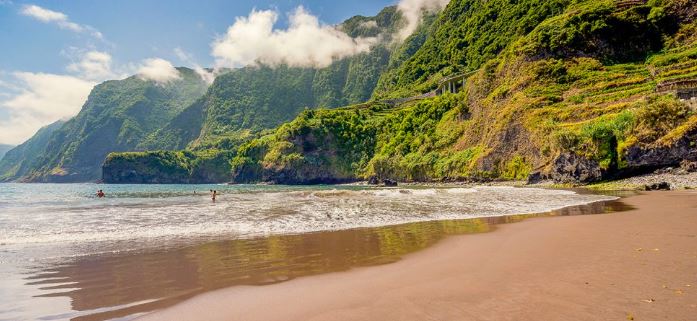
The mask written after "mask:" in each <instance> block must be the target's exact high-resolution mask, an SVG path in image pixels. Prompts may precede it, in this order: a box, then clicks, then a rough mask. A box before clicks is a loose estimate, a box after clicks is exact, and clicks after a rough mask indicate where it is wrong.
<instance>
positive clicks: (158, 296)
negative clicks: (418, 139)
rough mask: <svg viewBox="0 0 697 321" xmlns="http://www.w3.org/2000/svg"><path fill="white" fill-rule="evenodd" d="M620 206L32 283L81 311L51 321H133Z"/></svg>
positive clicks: (165, 253) (127, 258)
mask: <svg viewBox="0 0 697 321" xmlns="http://www.w3.org/2000/svg"><path fill="white" fill-rule="evenodd" d="M627 209H628V208H627V206H625V205H624V204H623V203H622V202H620V201H610V202H599V203H594V204H589V205H583V206H576V207H570V208H565V209H562V210H557V211H553V212H551V213H544V214H535V215H513V216H504V217H489V218H478V219H467V220H453V221H432V222H420V223H411V224H403V225H397V226H387V227H379V228H363V229H353V230H343V231H333V232H321V233H310V234H300V235H276V236H268V237H263V238H255V239H242V240H230V241H219V242H211V243H207V244H201V245H197V246H191V247H185V248H178V249H170V250H158V251H149V252H141V253H121V254H118V253H117V254H109V255H99V256H87V257H79V258H73V259H70V260H67V261H64V262H57V263H54V264H51V265H50V266H42V267H37V268H35V269H34V270H32V271H30V272H29V276H28V277H27V278H26V279H25V280H26V283H27V284H28V285H32V286H34V287H37V288H39V290H38V291H37V293H36V295H35V296H36V297H43V298H59V297H60V298H69V299H70V305H71V306H70V308H71V309H72V310H73V312H70V313H66V314H62V315H43V317H44V318H46V319H52V318H61V319H62V318H70V319H72V320H106V319H118V320H128V319H132V318H135V317H137V316H138V315H140V314H142V313H144V312H148V311H153V310H155V309H160V308H164V307H167V306H171V305H173V304H175V303H177V302H180V301H182V300H184V299H187V298H190V297H192V296H194V295H196V294H200V293H202V292H206V291H210V290H214V289H219V288H223V287H230V286H235V285H264V284H271V283H277V282H283V281H286V280H290V279H293V278H297V277H301V276H306V275H313V274H319V273H327V272H335V271H342V270H347V269H349V268H351V267H357V266H368V265H376V264H385V263H390V262H394V261H396V260H398V259H399V258H400V257H401V256H403V255H404V254H407V253H410V252H414V251H417V250H420V249H423V248H426V247H428V246H430V245H432V244H434V243H435V242H437V241H438V240H440V239H442V238H444V237H445V236H447V235H453V234H464V233H481V232H488V231H491V230H493V229H495V226H496V225H497V224H504V223H512V222H518V221H521V220H523V219H525V218H529V217H539V216H560V215H583V214H596V213H607V212H614V211H621V210H627Z"/></svg>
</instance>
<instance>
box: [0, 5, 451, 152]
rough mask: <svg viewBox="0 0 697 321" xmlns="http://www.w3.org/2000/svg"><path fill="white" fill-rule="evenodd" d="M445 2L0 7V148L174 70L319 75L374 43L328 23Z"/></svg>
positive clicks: (171, 75) (207, 76) (413, 19)
mask: <svg viewBox="0 0 697 321" xmlns="http://www.w3.org/2000/svg"><path fill="white" fill-rule="evenodd" d="M448 1H449V0H352V1H326V0H235V1H229V0H207V1H164V0H159V1H155V0H118V1H116V0H112V1H93V0H71V1H18V0H0V47H1V48H2V49H1V50H0V144H3V143H4V144H19V143H21V142H23V141H25V140H26V139H28V138H29V137H31V136H32V135H33V134H34V133H35V132H36V131H37V130H38V129H39V128H40V127H42V126H45V125H48V124H50V123H52V122H54V121H56V120H59V119H64V120H65V119H68V118H70V117H71V116H74V115H75V114H77V113H78V112H79V110H80V108H81V106H82V104H83V103H84V101H85V100H86V98H87V96H88V94H89V92H90V90H91V89H92V88H93V87H94V86H95V85H96V84H98V83H100V82H103V81H105V80H109V79H123V78H125V77H128V76H130V75H138V76H139V77H142V78H143V79H150V80H153V81H156V82H158V83H166V82H168V81H171V80H173V79H177V78H178V77H179V75H178V72H177V71H176V70H175V69H174V67H175V66H186V67H191V68H195V69H196V70H197V71H198V72H199V74H200V76H201V77H202V78H203V79H204V80H206V81H212V79H213V78H214V75H215V72H213V73H211V72H209V71H207V70H206V69H203V68H231V67H232V68H235V67H242V66H246V65H254V64H259V63H264V64H270V65H274V64H281V63H283V64H289V65H294V66H315V67H322V66H326V65H328V64H330V63H331V62H332V61H333V60H335V59H338V58H342V57H347V56H350V55H353V54H357V53H360V52H364V51H367V50H369V49H370V47H371V45H372V44H374V43H375V42H377V39H376V38H356V39H354V38H350V37H349V36H348V35H346V34H344V33H343V32H341V30H339V29H337V28H336V27H335V26H334V25H335V24H337V23H340V22H341V21H343V20H346V19H347V18H350V17H352V16H354V15H364V16H373V15H375V14H377V13H378V12H379V11H380V10H381V9H382V8H384V7H385V6H389V5H398V8H399V10H400V11H402V13H403V15H404V16H405V18H406V19H407V20H408V21H407V24H406V26H405V28H404V30H402V34H403V35H404V37H406V36H408V34H409V33H410V32H411V31H413V29H414V28H415V27H416V26H417V25H418V22H419V19H420V18H419V17H420V14H418V13H420V12H421V10H437V9H440V8H442V7H444V6H445V5H446V4H447V3H448Z"/></svg>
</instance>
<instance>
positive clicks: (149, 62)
mask: <svg viewBox="0 0 697 321" xmlns="http://www.w3.org/2000/svg"><path fill="white" fill-rule="evenodd" d="M138 77H140V78H141V79H145V80H152V81H154V82H157V83H160V84H164V83H167V82H170V81H172V80H176V79H180V78H181V75H179V71H178V70H177V69H176V68H174V66H173V65H172V63H171V62H169V61H167V60H165V59H162V58H150V59H145V60H144V61H143V65H142V66H141V67H140V68H138Z"/></svg>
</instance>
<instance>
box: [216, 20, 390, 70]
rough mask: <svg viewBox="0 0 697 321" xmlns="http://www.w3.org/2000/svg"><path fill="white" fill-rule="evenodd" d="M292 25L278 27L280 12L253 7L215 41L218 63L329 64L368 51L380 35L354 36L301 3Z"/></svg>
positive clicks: (231, 65) (318, 65) (226, 64)
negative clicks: (323, 20) (253, 8)
mask: <svg viewBox="0 0 697 321" xmlns="http://www.w3.org/2000/svg"><path fill="white" fill-rule="evenodd" d="M289 18H290V25H289V26H288V29H285V30H279V29H274V28H273V26H274V24H275V23H276V21H277V20H278V13H277V12H276V11H273V10H264V11H257V10H254V11H252V12H251V13H250V14H249V16H247V17H238V18H237V19H236V20H235V23H234V24H233V25H232V26H230V27H229V28H228V30H227V33H226V34H225V35H224V36H223V37H221V38H219V39H217V40H216V41H214V42H213V44H212V45H211V46H212V49H213V50H212V55H213V56H214V57H215V58H216V67H217V68H221V67H241V66H248V65H257V64H260V63H261V64H266V65H272V66H273V65H278V64H287V65H290V66H294V67H326V66H328V65H330V64H331V63H332V62H333V61H334V60H337V59H341V58H344V57H348V56H351V55H355V54H357V53H361V52H365V51H368V50H369V49H370V47H371V46H372V45H373V44H375V43H376V42H377V38H351V37H349V36H348V35H347V34H345V33H344V32H342V31H340V30H338V29H337V28H336V27H334V26H329V25H323V24H320V22H319V20H318V19H317V17H315V16H313V15H311V14H309V13H308V12H307V11H305V9H304V8H303V7H298V8H297V9H296V10H295V11H294V12H293V13H291V14H290V17H289Z"/></svg>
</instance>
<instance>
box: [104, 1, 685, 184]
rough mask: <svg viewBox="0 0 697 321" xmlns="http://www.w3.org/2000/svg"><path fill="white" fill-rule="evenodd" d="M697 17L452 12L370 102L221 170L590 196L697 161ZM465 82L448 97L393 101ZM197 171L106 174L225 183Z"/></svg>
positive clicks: (413, 44)
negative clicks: (549, 186) (540, 184)
mask: <svg viewBox="0 0 697 321" xmlns="http://www.w3.org/2000/svg"><path fill="white" fill-rule="evenodd" d="M696 17H697V4H696V3H694V2H691V1H682V0H663V1H613V0H604V1H590V0H588V1H568V0H555V1H544V2H542V1H535V0H523V1H507V0H495V1H479V0H453V1H451V2H450V4H449V5H448V6H447V7H446V8H445V10H443V11H442V12H441V13H440V14H439V15H438V16H437V17H435V19H434V21H432V22H431V23H427V24H424V25H422V27H421V29H420V30H419V31H417V32H416V33H415V34H414V35H412V36H411V37H410V38H409V39H407V40H406V41H405V42H404V43H402V44H400V45H398V47H397V48H396V49H393V52H394V54H393V55H392V56H391V57H390V62H389V65H388V68H387V70H385V71H384V72H383V73H382V75H381V76H380V79H379V81H378V85H377V87H376V89H375V91H374V92H373V95H372V98H373V100H371V101H369V102H368V103H363V104H357V105H354V106H348V107H344V108H338V109H332V110H329V109H319V110H306V111H304V112H302V113H301V114H300V115H299V116H298V117H297V118H295V119H294V120H292V121H290V122H288V123H286V124H283V125H281V126H279V127H278V128H277V129H276V130H274V131H271V132H261V133H260V134H258V135H257V137H255V138H254V139H252V140H250V141H248V142H246V143H244V144H242V146H241V147H239V148H235V149H231V150H230V151H229V156H230V157H233V158H232V160H231V161H230V162H229V163H225V162H219V163H218V164H222V165H224V168H223V169H222V170H221V171H222V172H226V171H228V168H227V166H229V169H230V172H231V175H230V176H229V177H221V178H220V179H221V181H232V182H237V183H246V182H262V181H265V182H274V183H290V184H303V183H332V182H345V181H355V180H362V179H368V178H370V177H375V178H376V179H378V180H380V179H394V180H400V181H431V180H466V179H479V180H487V179H526V178H531V179H532V180H535V179H542V178H553V179H555V180H556V181H558V182H572V183H585V182H592V181H597V180H602V179H608V178H613V177H618V176H623V175H631V174H633V173H639V172H642V171H646V170H652V169H655V168H659V167H664V166H675V165H679V164H680V162H681V161H689V160H692V161H695V160H697V152H696V151H695V146H694V141H695V138H697V116H696V115H695V113H694V108H695V104H694V103H692V102H691V100H690V98H692V97H693V96H694V92H695V90H694V88H695V87H697V85H695V84H696V83H697V81H696V79H697V69H696V68H697V42H695V41H696V40H697V38H696V37H695V34H697V22H696V20H697V19H695V18H696ZM460 73H468V75H470V76H469V77H467V78H466V79H465V78H463V79H462V80H460V81H459V82H458V83H457V84H448V86H449V87H448V90H447V92H445V93H443V94H440V95H437V96H436V97H432V98H426V99H421V100H413V101H410V102H408V103H404V104H390V103H388V102H389V101H386V100H385V99H390V98H405V97H410V96H415V95H419V94H424V93H429V92H432V91H433V90H435V89H437V88H438V86H439V84H442V80H443V79H446V78H447V77H448V76H451V75H455V74H460ZM441 92H442V91H441ZM692 101H693V100H692ZM208 152H209V153H210V151H208ZM198 153H201V151H199V152H198ZM233 155H234V156H233ZM203 159H205V157H203ZM201 164H202V162H201V159H200V157H199V156H197V152H192V151H179V152H143V153H115V154H110V155H109V156H108V158H107V160H106V161H105V165H104V167H103V175H104V180H105V181H107V182H114V183H125V182H133V181H137V182H163V181H168V182H169V181H172V182H174V181H187V182H190V181H197V180H196V179H194V178H192V176H191V173H194V172H197V171H212V170H213V168H206V166H209V165H201ZM171 173H178V174H177V175H172V174H171Z"/></svg>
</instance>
